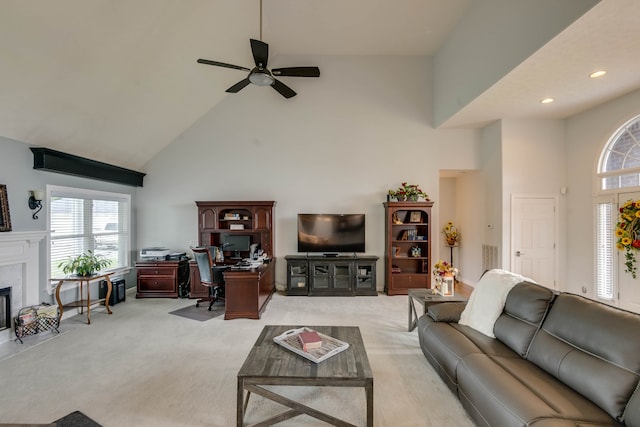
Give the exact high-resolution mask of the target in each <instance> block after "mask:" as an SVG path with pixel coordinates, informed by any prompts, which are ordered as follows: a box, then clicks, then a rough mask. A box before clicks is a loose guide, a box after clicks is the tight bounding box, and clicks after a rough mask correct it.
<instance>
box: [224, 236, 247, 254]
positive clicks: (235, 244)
mask: <svg viewBox="0 0 640 427" xmlns="http://www.w3.org/2000/svg"><path fill="white" fill-rule="evenodd" d="M222 243H224V244H225V247H224V249H225V250H228V251H233V253H234V257H235V258H240V252H249V249H250V248H251V237H250V236H239V235H233V234H231V235H227V236H224V239H223V241H222Z"/></svg>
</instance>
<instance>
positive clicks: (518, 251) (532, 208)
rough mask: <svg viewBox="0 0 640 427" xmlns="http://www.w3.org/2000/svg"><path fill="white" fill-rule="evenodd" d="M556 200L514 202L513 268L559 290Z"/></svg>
mask: <svg viewBox="0 0 640 427" xmlns="http://www.w3.org/2000/svg"><path fill="white" fill-rule="evenodd" d="M557 204H558V200H557V197H556V196H538V195H531V196H529V195H524V196H513V197H512V198H511V227H512V228H511V229H512V232H511V250H512V252H511V265H512V270H513V272H514V273H517V274H521V275H523V276H525V277H529V278H531V279H533V280H535V281H536V282H537V283H539V284H540V285H542V286H546V287H548V288H552V289H557V286H558V285H557V281H556V257H557V253H556V232H557V224H558V217H557V213H556V205H557Z"/></svg>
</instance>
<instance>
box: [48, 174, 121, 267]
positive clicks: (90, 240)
mask: <svg viewBox="0 0 640 427" xmlns="http://www.w3.org/2000/svg"><path fill="white" fill-rule="evenodd" d="M47 190H48V193H49V194H48V198H49V201H48V203H47V206H48V207H49V222H50V223H49V229H50V230H51V239H50V250H49V261H50V265H49V268H50V272H49V273H50V274H49V277H52V278H55V277H62V276H64V273H63V272H62V269H61V268H60V267H58V265H59V264H60V262H61V261H64V260H66V259H67V258H68V257H74V256H76V255H79V254H82V253H85V252H87V251H88V250H91V251H93V252H94V253H95V254H99V255H103V256H104V257H106V258H107V259H108V260H110V261H111V264H110V265H109V266H108V267H107V268H106V269H105V270H117V269H121V268H127V267H129V264H130V263H129V242H130V239H129V232H130V224H129V218H130V212H131V196H130V195H128V194H119V193H107V192H102V191H94V190H83V189H77V188H68V187H53V186H49V187H48V188H47Z"/></svg>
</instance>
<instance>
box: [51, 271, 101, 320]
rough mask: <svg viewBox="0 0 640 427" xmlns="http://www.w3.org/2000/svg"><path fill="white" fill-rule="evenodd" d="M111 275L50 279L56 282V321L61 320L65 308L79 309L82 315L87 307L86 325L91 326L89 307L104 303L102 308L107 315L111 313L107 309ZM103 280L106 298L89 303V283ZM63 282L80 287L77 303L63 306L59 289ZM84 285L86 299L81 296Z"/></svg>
mask: <svg viewBox="0 0 640 427" xmlns="http://www.w3.org/2000/svg"><path fill="white" fill-rule="evenodd" d="M112 274H113V273H104V274H94V275H93V276H87V277H85V276H69V277H63V278H61V279H51V280H52V281H57V282H58V284H57V285H56V301H57V302H58V308H59V310H58V321H60V320H62V313H64V309H65V308H78V307H79V308H80V314H82V313H84V307H85V306H86V307H87V323H88V324H91V306H92V305H94V304H99V303H101V302H103V301H104V307H105V308H106V309H107V313H109V314H112V313H111V309H110V308H109V298H111V290H112V288H113V286H112V284H111V279H110V277H109V276H111V275H112ZM99 279H104V280H105V281H106V282H107V296H106V298H102V299H96V300H94V301H93V302H91V292H90V288H91V287H90V282H92V281H94V280H99ZM65 282H73V283H78V284H79V285H80V299H79V300H77V301H73V302H70V303H67V304H63V303H62V300H61V299H60V288H62V285H63V284H64V283H65ZM84 283H86V284H87V299H84V297H83V296H82V293H83V292H82V288H83V287H84V286H83V285H84Z"/></svg>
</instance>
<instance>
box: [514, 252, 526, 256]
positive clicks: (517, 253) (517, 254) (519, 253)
mask: <svg viewBox="0 0 640 427" xmlns="http://www.w3.org/2000/svg"><path fill="white" fill-rule="evenodd" d="M520 255H524V254H523V253H522V252H520V251H516V256H520Z"/></svg>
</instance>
